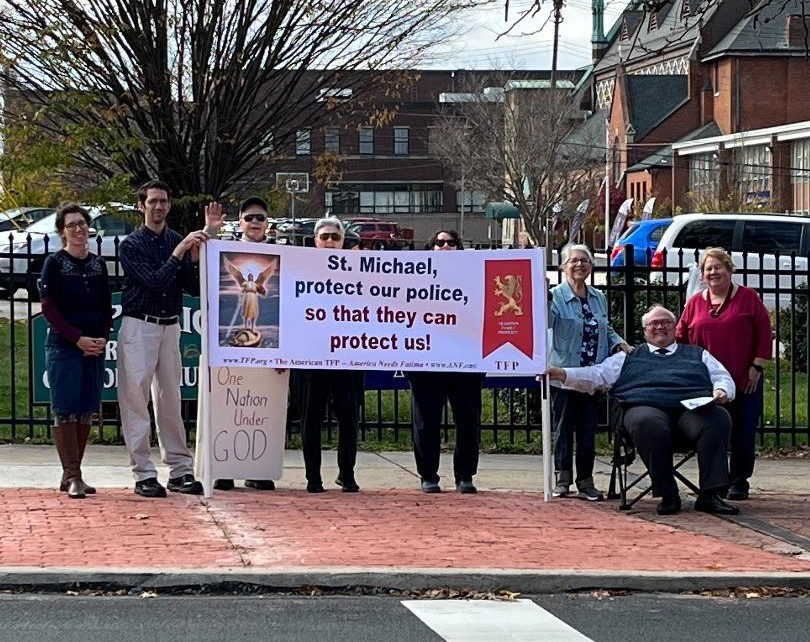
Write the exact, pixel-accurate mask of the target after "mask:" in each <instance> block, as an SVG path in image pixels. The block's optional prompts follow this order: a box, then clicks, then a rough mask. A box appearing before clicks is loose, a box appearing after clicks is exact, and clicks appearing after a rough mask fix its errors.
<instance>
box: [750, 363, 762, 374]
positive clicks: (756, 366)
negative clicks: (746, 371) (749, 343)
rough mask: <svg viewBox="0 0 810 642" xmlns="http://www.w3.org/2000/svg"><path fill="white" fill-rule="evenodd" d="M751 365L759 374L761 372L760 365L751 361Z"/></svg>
mask: <svg viewBox="0 0 810 642" xmlns="http://www.w3.org/2000/svg"><path fill="white" fill-rule="evenodd" d="M751 367H752V368H753V369H754V370H756V371H757V372H758V373H759V374H762V366H758V365H757V364H755V363H752V364H751Z"/></svg>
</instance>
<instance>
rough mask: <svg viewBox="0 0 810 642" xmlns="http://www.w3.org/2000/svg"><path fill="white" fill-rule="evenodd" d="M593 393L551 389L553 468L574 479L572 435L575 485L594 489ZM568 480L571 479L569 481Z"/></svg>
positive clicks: (594, 410) (581, 488)
mask: <svg viewBox="0 0 810 642" xmlns="http://www.w3.org/2000/svg"><path fill="white" fill-rule="evenodd" d="M598 403H599V399H598V397H597V396H596V395H589V394H585V393H584V392H576V391H575V390H565V389H564V388H557V387H556V386H553V387H552V388H551V407H552V410H553V411H554V470H555V471H557V472H558V473H563V472H567V473H568V474H569V475H570V477H571V479H572V478H573V474H572V471H573V468H574V436H576V443H577V455H576V462H577V477H576V482H577V488H579V489H580V490H585V489H586V488H593V462H594V459H596V409H597V408H596V407H597V404H598ZM568 481H569V482H570V479H569V480H568Z"/></svg>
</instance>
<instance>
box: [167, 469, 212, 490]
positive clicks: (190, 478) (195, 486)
mask: <svg viewBox="0 0 810 642" xmlns="http://www.w3.org/2000/svg"><path fill="white" fill-rule="evenodd" d="M166 488H168V489H169V490H170V491H172V492H173V493H183V494H184V495H202V493H203V487H202V484H201V483H200V482H198V481H197V480H196V479H194V475H192V474H191V473H187V474H185V475H180V477H170V478H169V483H168V484H166Z"/></svg>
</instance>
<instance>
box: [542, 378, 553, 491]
mask: <svg viewBox="0 0 810 642" xmlns="http://www.w3.org/2000/svg"><path fill="white" fill-rule="evenodd" d="M548 382H549V378H548V375H541V386H540V387H541V389H542V399H543V401H542V404H541V414H542V420H543V498H544V499H545V500H546V501H547V502H548V501H551V489H552V488H553V482H552V476H553V473H554V466H553V464H552V458H551V448H552V446H551V396H550V395H551V391H550V389H549V385H548Z"/></svg>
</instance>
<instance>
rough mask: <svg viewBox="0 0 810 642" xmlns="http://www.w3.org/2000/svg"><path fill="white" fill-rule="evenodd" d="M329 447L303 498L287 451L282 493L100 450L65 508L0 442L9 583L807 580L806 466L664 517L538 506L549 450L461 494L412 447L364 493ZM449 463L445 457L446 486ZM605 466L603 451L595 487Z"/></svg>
mask: <svg viewBox="0 0 810 642" xmlns="http://www.w3.org/2000/svg"><path fill="white" fill-rule="evenodd" d="M335 456H336V455H335V453H334V452H324V459H323V461H324V481H325V483H326V484H325V485H326V487H327V489H328V492H327V493H325V494H323V495H311V494H308V493H306V492H305V480H304V474H303V460H302V458H301V455H300V453H299V452H296V451H289V452H287V453H286V455H285V470H284V478H283V479H282V480H280V481H279V482H277V487H278V490H276V491H274V492H259V491H253V490H249V489H244V488H237V489H236V490H234V491H230V492H217V493H216V494H215V496H214V497H213V498H211V499H208V500H206V499H204V498H202V497H190V496H183V495H176V494H171V493H170V496H169V497H168V498H167V499H158V500H149V499H144V498H141V497H139V496H137V495H135V494H134V493H133V491H132V480H131V477H130V474H129V469H128V458H127V455H126V453H125V451H124V449H123V448H121V447H115V446H94V447H91V448H89V450H88V454H87V456H86V464H87V465H86V466H85V471H86V473H85V477H86V479H87V481H88V482H89V483H92V484H94V485H96V486H97V487H98V488H99V493H98V494H97V495H95V496H90V497H88V498H87V499H85V500H70V499H68V498H67V497H66V495H65V494H63V493H58V492H57V491H56V490H55V488H54V487H55V484H56V481H57V480H58V478H59V474H60V468H59V466H58V463H57V460H56V453H55V451H54V450H53V448H52V447H49V446H29V445H0V486H2V489H0V500H1V501H0V588H11V587H49V588H53V587H67V586H71V585H72V586H75V585H77V583H78V585H81V586H100V587H111V588H121V587H123V588H131V587H154V588H163V589H165V588H169V587H173V588H176V587H199V586H207V587H223V588H227V587H232V586H234V585H235V584H240V583H245V584H250V585H259V586H262V587H268V588H290V587H300V586H324V587H345V586H371V587H384V588H393V589H421V588H429V587H439V586H449V587H455V588H469V589H476V590H490V589H495V588H508V589H511V590H517V591H522V592H546V591H561V590H571V589H584V588H625V589H639V590H686V589H694V588H718V587H729V586H753V585H779V586H793V587H804V588H807V587H810V478H809V477H808V472H810V462H807V461H804V460H767V459H766V460H760V461H759V462H758V464H757V473H756V476H755V478H754V480H753V481H754V491H755V492H754V494H752V498H751V499H750V500H749V501H746V502H741V503H740V506H741V514H740V515H739V516H738V517H734V518H730V519H721V518H718V517H714V516H710V515H706V514H703V513H697V512H695V511H694V510H693V508H692V502H691V501H688V500H689V498H688V497H687V495H686V494H684V499H686V500H687V501H685V506H684V510H683V511H682V512H681V513H680V514H679V515H677V516H671V517H659V516H658V515H656V513H655V501H654V500H652V499H647V500H643V501H642V502H640V503H639V504H638V505H637V506H636V507H635V509H634V510H632V511H630V512H620V511H618V509H617V502H610V501H608V502H601V503H588V502H584V501H581V500H577V499H562V500H554V501H552V502H549V503H546V502H544V501H543V497H542V479H541V459H540V457H536V456H526V455H482V457H481V463H480V466H479V470H480V473H479V475H478V476H477V477H476V483H477V485H478V488H479V491H480V492H479V494H477V495H463V496H462V495H459V494H457V493H455V492H444V493H442V494H439V495H424V494H422V493H420V492H419V490H418V477H417V475H416V473H415V470H414V465H413V456H412V454H411V453H408V452H385V453H360V457H359V461H358V465H357V479H358V482H359V484H360V486H361V487H362V491H361V492H360V493H357V494H348V493H342V492H340V489H339V488H337V487H336V486H334V485H332V480H333V479H334V477H335V475H336V472H337V471H336V467H335ZM451 466H452V458H451V456H446V457H445V458H444V459H443V466H442V468H443V470H442V478H443V480H447V479H450V480H451V481H452V473H451ZM160 475H161V481H163V482H165V479H166V471H165V470H164V469H162V470H161V471H160ZM608 475H609V466H608V464H607V462H606V461H605V460H603V459H600V460H599V461H598V464H597V471H596V475H595V476H596V480H597V485H598V486H599V487H600V488H602V489H603V490H604V489H606V488H607V483H608ZM445 490H446V491H451V490H452V484H450V485H445Z"/></svg>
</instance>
